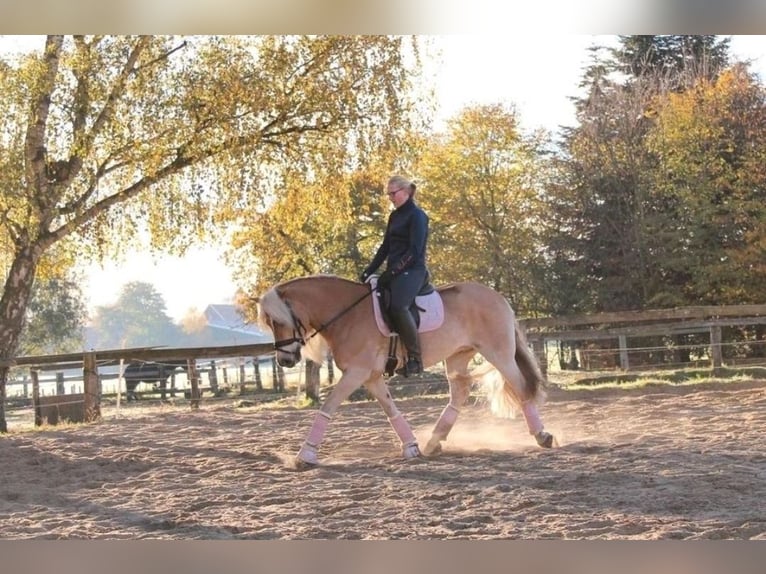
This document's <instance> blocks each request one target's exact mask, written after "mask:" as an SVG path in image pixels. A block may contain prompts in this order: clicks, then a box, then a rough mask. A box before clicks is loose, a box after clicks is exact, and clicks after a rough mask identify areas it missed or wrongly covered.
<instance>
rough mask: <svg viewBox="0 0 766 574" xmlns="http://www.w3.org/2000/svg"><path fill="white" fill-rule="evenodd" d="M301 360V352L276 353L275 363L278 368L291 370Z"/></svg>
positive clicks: (281, 351)
mask: <svg viewBox="0 0 766 574" xmlns="http://www.w3.org/2000/svg"><path fill="white" fill-rule="evenodd" d="M300 360H301V350H300V349H298V350H297V351H283V350H279V351H277V363H278V364H279V366H280V367H286V368H288V369H289V368H291V367H294V366H295V365H297V364H298V362H299V361H300Z"/></svg>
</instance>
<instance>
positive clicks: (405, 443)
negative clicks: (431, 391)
mask: <svg viewBox="0 0 766 574" xmlns="http://www.w3.org/2000/svg"><path fill="white" fill-rule="evenodd" d="M365 386H366V387H367V390H368V391H369V392H370V394H371V395H372V396H373V397H375V398H376V399H377V401H378V402H379V403H380V406H381V407H383V412H385V413H386V416H387V417H388V422H389V424H390V425H391V428H393V429H394V431H395V432H396V435H397V436H398V437H399V440H400V441H401V442H402V456H403V457H404V458H406V459H409V458H417V457H419V456H420V448H419V447H418V441H417V439H416V438H415V434H414V433H413V432H412V428H411V427H410V425H409V423H408V422H407V420H406V419H405V418H404V415H403V414H402V413H401V412H400V411H399V409H398V408H397V407H396V404H394V399H393V397H392V396H391V393H390V392H389V391H388V385H386V383H385V382H384V381H383V378H382V377H380V376H377V377H376V378H374V379H372V380H371V381H367V383H365Z"/></svg>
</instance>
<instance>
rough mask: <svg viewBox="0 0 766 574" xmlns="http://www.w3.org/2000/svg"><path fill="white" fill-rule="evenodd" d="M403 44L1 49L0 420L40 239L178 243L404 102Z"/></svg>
mask: <svg viewBox="0 0 766 574" xmlns="http://www.w3.org/2000/svg"><path fill="white" fill-rule="evenodd" d="M405 44H406V39H405V38H401V37H381V36H363V37H351V36H344V37H322V36H312V37H307V36H300V37H288V36H279V37H272V36H260V37H226V38H219V37H192V38H187V39H180V38H175V37H154V36H140V37H132V36H119V37H108V36H98V37H84V36H74V37H72V38H64V37H63V36H49V37H47V39H46V41H45V47H44V50H43V51H42V53H34V54H29V55H28V56H27V57H26V58H24V59H23V60H22V61H20V62H19V63H18V65H16V66H13V65H9V64H7V63H3V65H2V66H0V112H2V115H3V117H4V118H6V121H5V122H4V124H3V126H2V128H0V229H2V231H3V233H4V234H7V236H8V238H9V241H10V244H11V245H12V248H11V249H9V251H10V252H12V253H13V256H12V258H13V260H12V263H11V265H10V268H9V272H8V278H7V281H6V284H5V287H4V290H3V296H2V298H1V299H0V317H2V319H1V320H0V349H1V351H0V361H4V362H0V432H5V431H6V430H7V428H6V423H5V413H4V410H3V405H4V400H3V399H4V397H5V386H6V380H7V374H8V366H7V361H8V359H10V358H11V357H13V355H14V354H15V353H16V350H17V348H18V343H19V336H20V333H21V330H22V326H23V321H24V316H25V313H26V309H27V307H28V305H29V301H30V296H31V290H32V287H33V285H34V281H35V276H36V274H37V272H38V270H39V268H40V265H41V263H42V262H43V258H44V255H45V254H46V252H48V251H49V250H50V249H51V247H52V246H54V245H56V244H57V243H61V242H66V241H71V242H74V243H76V245H77V247H78V256H80V257H82V256H94V257H103V256H105V255H108V254H110V253H111V252H113V251H114V250H115V249H126V248H128V247H129V246H131V245H133V244H135V243H136V242H138V241H139V240H141V238H142V237H145V236H146V235H148V236H149V238H150V239H149V242H150V245H151V246H152V247H153V248H155V249H169V250H175V251H182V250H183V249H184V248H185V247H186V246H188V245H189V244H190V243H191V242H192V241H194V240H195V239H197V238H199V237H200V236H201V235H205V234H208V233H211V232H212V231H213V230H214V229H215V226H216V225H219V224H222V223H225V222H227V221H229V220H230V218H231V217H232V214H233V213H241V212H242V211H243V210H245V211H247V210H251V209H252V208H253V206H254V205H256V204H257V202H258V198H260V197H263V194H264V193H266V192H271V191H274V190H277V189H279V187H280V184H281V181H283V179H284V176H285V174H286V173H290V172H293V171H297V172H306V173H309V172H311V171H312V169H314V168H316V167H317V166H321V165H324V164H325V163H328V162H330V163H335V162H338V163H343V162H347V161H350V156H351V155H353V154H354V153H356V152H357V150H363V149H368V148H370V147H374V145H375V144H376V142H378V141H380V140H381V139H382V138H384V137H385V136H386V134H388V133H390V132H396V130H397V128H398V126H399V125H400V122H401V121H402V119H403V118H404V117H405V116H406V115H407V114H408V113H410V112H411V110H412V107H413V105H414V104H413V103H412V100H411V99H410V84H409V81H410V77H411V73H412V71H413V69H414V68H413V66H410V65H409V64H408V63H407V62H406V61H405V53H404V47H405ZM414 53H415V54H417V51H416V50H415V52H414ZM340 142H342V143H343V144H345V145H340ZM328 144H331V145H328ZM343 150H345V151H343ZM342 151H343V153H342Z"/></svg>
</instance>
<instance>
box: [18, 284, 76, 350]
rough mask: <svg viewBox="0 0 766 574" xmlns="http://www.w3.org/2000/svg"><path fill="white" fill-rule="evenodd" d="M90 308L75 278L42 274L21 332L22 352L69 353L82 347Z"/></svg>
mask: <svg viewBox="0 0 766 574" xmlns="http://www.w3.org/2000/svg"><path fill="white" fill-rule="evenodd" d="M86 314H87V311H86V306H85V300H84V298H83V294H82V290H81V289H80V283H79V281H78V280H77V279H76V278H68V277H50V278H42V279H41V280H38V281H37V282H36V284H35V288H34V290H33V292H32V299H31V301H30V303H29V308H28V309H27V317H26V323H25V325H24V331H23V332H22V336H21V344H20V354H22V355H41V354H53V353H70V352H74V351H78V350H81V349H82V345H83V339H82V330H83V326H84V323H85V317H86Z"/></svg>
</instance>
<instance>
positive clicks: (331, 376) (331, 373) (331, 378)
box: [327, 351, 335, 384]
mask: <svg viewBox="0 0 766 574" xmlns="http://www.w3.org/2000/svg"><path fill="white" fill-rule="evenodd" d="M327 382H328V383H330V384H333V383H334V382H335V367H333V364H332V353H331V352H330V351H327Z"/></svg>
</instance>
